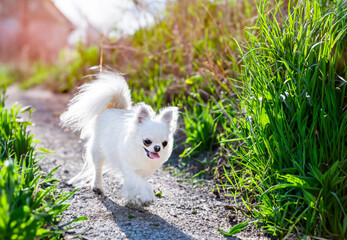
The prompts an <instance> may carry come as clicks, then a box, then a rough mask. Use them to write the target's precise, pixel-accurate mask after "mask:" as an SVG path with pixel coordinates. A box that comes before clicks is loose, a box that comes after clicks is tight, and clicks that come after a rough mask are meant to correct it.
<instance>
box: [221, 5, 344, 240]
mask: <svg viewBox="0 0 347 240" xmlns="http://www.w3.org/2000/svg"><path fill="white" fill-rule="evenodd" d="M258 11H259V17H258V20H257V24H256V26H255V27H253V28H249V29H248V32H249V34H250V35H249V40H250V41H248V42H247V43H246V50H243V49H242V48H241V49H242V50H241V51H242V57H243V64H244V68H243V77H242V81H243V86H244V91H243V94H241V95H240V99H241V100H242V102H241V105H240V110H239V112H240V113H239V116H240V119H239V121H238V122H237V123H235V122H234V121H230V128H232V129H233V130H234V134H235V136H236V138H235V141H238V143H239V144H238V145H237V146H235V145H233V144H230V142H228V141H227V139H226V140H224V143H223V144H227V145H226V147H229V148H231V150H232V151H230V155H229V160H230V162H229V166H228V167H229V170H227V169H226V168H224V171H225V172H224V176H223V177H224V179H223V184H222V187H224V188H225V189H232V190H231V191H232V194H233V196H234V198H235V199H236V198H237V197H241V199H242V201H243V205H244V209H245V212H249V213H250V214H251V216H253V217H256V218H259V219H261V221H262V224H263V228H264V229H265V230H267V231H270V232H272V233H273V234H274V235H275V236H278V237H279V238H280V239H283V238H292V237H297V238H302V237H303V236H315V237H323V238H332V239H346V237H347V215H346V212H347V197H346V196H347V178H346V175H347V174H346V173H347V160H346V159H347V151H346V149H347V148H346V139H347V129H346V126H347V124H346V122H347V114H346V109H347V108H346V97H345V96H346V85H347V84H346V80H345V79H346V78H347V71H346V70H347V69H346V61H345V55H346V51H345V49H346V42H347V41H346V40H347V27H346V26H347V3H346V1H336V2H330V1H299V2H294V1H289V3H288V13H289V14H287V13H286V10H284V9H283V7H282V6H281V5H280V4H278V5H277V6H275V7H273V8H269V4H268V2H267V1H261V2H260V3H259V5H258ZM341 61H344V62H343V63H342V64H341Z"/></svg>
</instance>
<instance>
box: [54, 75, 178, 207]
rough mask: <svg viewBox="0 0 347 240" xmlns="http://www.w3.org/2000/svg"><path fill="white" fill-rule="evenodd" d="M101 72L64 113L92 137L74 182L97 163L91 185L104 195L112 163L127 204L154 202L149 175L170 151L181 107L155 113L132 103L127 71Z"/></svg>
mask: <svg viewBox="0 0 347 240" xmlns="http://www.w3.org/2000/svg"><path fill="white" fill-rule="evenodd" d="M96 76H97V77H96V80H94V81H93V82H91V83H87V84H84V85H83V86H82V87H81V89H80V92H79V93H78V94H77V95H76V96H75V97H74V98H73V99H72V100H71V101H70V104H69V107H68V110H67V111H66V112H65V113H63V114H62V116H61V118H60V119H61V122H62V124H63V126H68V127H70V128H71V129H73V130H74V131H80V132H81V139H85V140H87V141H86V146H85V147H86V153H85V165H84V168H83V170H82V171H81V173H80V174H79V175H78V176H76V177H75V178H73V179H72V180H71V181H70V183H73V182H75V181H76V180H78V178H80V177H81V176H82V175H83V173H85V172H86V170H87V169H88V168H89V166H92V165H93V166H94V180H93V182H92V189H93V190H94V191H95V192H97V193H100V194H102V193H103V187H102V173H103V166H104V165H107V166H109V167H112V168H119V169H120V170H121V171H122V173H123V176H124V184H123V186H122V193H123V195H124V197H125V199H126V204H136V205H138V204H147V203H149V202H152V201H153V200H154V192H153V189H152V186H151V184H150V183H149V182H148V181H147V180H146V178H148V177H149V176H150V175H151V174H152V173H153V172H154V171H155V170H156V169H158V168H159V167H160V166H161V165H162V164H163V163H164V162H166V161H167V160H168V158H169V157H170V155H171V152H172V147H173V134H174V132H175V130H176V125H177V118H178V109H177V108H176V107H165V108H162V109H161V110H160V112H159V114H156V113H155V112H154V111H153V110H152V108H151V107H150V106H148V105H146V104H144V103H138V104H136V105H134V106H132V103H131V96H130V90H129V87H128V85H127V83H126V81H125V80H124V78H123V77H122V76H120V75H119V74H116V73H112V72H106V73H100V74H98V75H96Z"/></svg>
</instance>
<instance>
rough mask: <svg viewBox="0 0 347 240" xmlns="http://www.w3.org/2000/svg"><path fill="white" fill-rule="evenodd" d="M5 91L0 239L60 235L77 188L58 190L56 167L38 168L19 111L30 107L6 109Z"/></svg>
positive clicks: (0, 107) (0, 111)
mask: <svg viewBox="0 0 347 240" xmlns="http://www.w3.org/2000/svg"><path fill="white" fill-rule="evenodd" d="M4 95H5V91H4V92H2V94H1V98H0V99H1V101H0V239H4V240H5V239H6V240H7V239H36V238H38V237H50V238H59V236H61V234H63V233H65V232H66V231H67V228H66V226H67V225H69V224H70V223H71V222H70V223H67V224H60V221H61V219H62V213H63V212H64V211H65V210H66V209H67V208H68V207H69V204H66V203H65V201H66V200H67V199H68V198H69V197H70V196H71V195H72V194H74V192H75V191H76V190H75V191H73V192H71V193H64V192H62V191H58V190H57V185H56V183H57V182H58V181H57V180H55V179H54V178H52V174H53V173H54V172H55V171H56V170H57V169H58V167H56V168H55V169H53V170H52V171H51V172H50V173H48V174H46V173H43V172H41V171H40V167H39V166H38V161H39V160H38V159H37V157H35V155H36V151H35V148H34V141H33V135H31V134H30V133H29V132H28V130H27V126H28V125H30V124H31V122H29V121H24V120H23V119H22V118H21V115H20V113H23V112H29V114H30V113H31V112H32V111H33V110H32V109H30V108H21V107H20V106H13V107H12V108H11V109H9V110H7V109H5V106H4V99H5V97H4ZM85 219H86V218H85V217H81V218H77V219H76V220H74V221H72V222H76V221H80V220H85Z"/></svg>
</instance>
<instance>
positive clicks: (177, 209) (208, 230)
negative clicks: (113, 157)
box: [7, 86, 267, 239]
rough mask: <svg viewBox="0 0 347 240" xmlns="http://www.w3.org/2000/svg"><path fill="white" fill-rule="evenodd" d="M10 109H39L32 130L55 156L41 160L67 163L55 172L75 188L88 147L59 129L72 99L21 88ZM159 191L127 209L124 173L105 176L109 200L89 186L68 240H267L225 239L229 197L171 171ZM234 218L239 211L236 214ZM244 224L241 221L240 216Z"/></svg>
mask: <svg viewBox="0 0 347 240" xmlns="http://www.w3.org/2000/svg"><path fill="white" fill-rule="evenodd" d="M7 95H8V99H7V107H10V106H12V104H13V103H14V102H16V101H18V102H19V103H20V104H21V105H23V106H26V105H30V106H32V107H34V108H35V109H36V111H35V112H34V113H33V116H32V121H33V122H34V124H35V126H33V127H32V128H31V131H32V132H33V133H34V137H35V139H40V140H41V142H40V143H39V144H38V148H46V149H49V150H51V151H54V152H55V153H52V154H47V155H46V156H45V157H44V159H43V160H42V161H41V162H40V165H41V167H42V169H43V170H44V171H46V172H47V171H49V170H51V169H53V168H54V167H55V166H57V165H61V167H60V168H59V169H58V171H57V172H56V174H55V177H56V178H57V179H58V180H61V183H60V184H59V187H60V188H62V189H63V191H65V192H68V191H72V190H73V187H71V186H69V185H67V184H66V183H65V182H66V181H67V180H68V179H70V178H71V177H73V176H75V175H76V174H77V173H78V172H79V171H80V170H81V168H82V166H83V162H82V157H81V156H82V151H83V149H82V143H81V142H80V141H79V139H78V136H77V135H76V134H73V133H71V132H69V131H66V130H64V129H62V128H61V127H60V126H59V115H60V114H61V113H62V112H63V111H64V110H65V108H66V105H67V103H68V101H69V99H70V96H69V95H61V94H53V93H51V92H49V91H46V90H43V89H39V88H34V89H31V90H28V91H24V92H20V91H18V88H17V87H16V86H11V87H10V88H9V89H8V91H7ZM152 179H153V187H154V189H160V190H161V191H162V192H163V196H162V197H160V198H157V199H156V201H155V202H154V203H153V204H151V205H150V206H149V207H146V208H144V209H140V210H133V209H129V208H126V207H124V202H123V201H122V199H121V197H120V194H119V190H120V186H121V184H122V178H121V175H120V173H118V172H114V173H109V174H107V175H106V176H105V177H104V188H105V196H104V197H100V196H98V195H96V194H94V193H93V192H92V191H91V190H90V188H89V187H88V186H84V187H81V188H80V189H79V190H78V191H77V192H76V193H75V194H74V196H73V197H72V198H71V199H70V200H69V203H70V204H71V206H70V207H69V208H68V210H67V211H66V212H65V215H64V218H63V222H67V221H71V220H72V219H74V218H76V217H80V216H86V217H88V220H87V221H83V222H79V223H77V224H75V225H74V228H73V229H71V230H70V231H69V232H68V233H67V234H65V235H64V238H65V239H72V238H73V237H75V236H78V238H79V239H267V238H266V237H264V234H263V233H261V232H259V231H255V230H254V229H253V228H252V227H249V228H248V229H246V231H244V232H242V233H240V234H239V235H237V237H234V238H232V237H229V238H226V237H224V236H223V235H222V234H221V233H219V232H218V231H217V229H218V227H221V228H222V229H224V230H228V229H229V228H230V227H231V226H232V224H231V223H230V221H229V218H228V217H227V214H228V213H229V214H230V210H225V206H226V205H228V206H230V205H232V204H231V203H230V202H228V201H230V200H229V199H219V198H216V197H215V195H214V194H212V193H211V192H210V191H209V190H208V187H202V188H200V187H199V188H193V186H191V185H190V184H189V183H185V182H181V181H180V179H177V178H175V177H173V176H171V175H170V174H169V173H167V172H165V171H163V170H158V171H156V172H155V173H154V175H153V177H152ZM232 214H233V213H232ZM236 219H237V221H240V220H241V219H240V217H236Z"/></svg>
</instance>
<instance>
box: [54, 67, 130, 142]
mask: <svg viewBox="0 0 347 240" xmlns="http://www.w3.org/2000/svg"><path fill="white" fill-rule="evenodd" d="M95 76H96V79H95V80H94V81H92V82H91V83H87V84H84V85H83V86H82V87H81V88H80V91H79V93H78V94H77V95H76V96H75V97H74V98H73V99H72V100H71V101H70V103H69V106H68V109H67V111H66V112H64V113H63V114H62V115H61V117H60V120H61V122H62V125H63V126H65V127H70V128H71V129H72V130H73V131H81V138H84V137H83V136H85V135H86V134H85V133H83V132H85V130H87V129H86V128H88V127H87V126H88V125H89V123H90V122H91V120H93V119H94V117H95V116H96V115H98V114H99V113H100V112H101V111H103V110H104V109H106V108H118V109H130V108H131V95H130V90H129V87H128V85H127V83H126V81H125V79H124V78H123V77H122V76H121V75H119V74H117V73H113V72H105V73H100V74H97V75H95Z"/></svg>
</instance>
